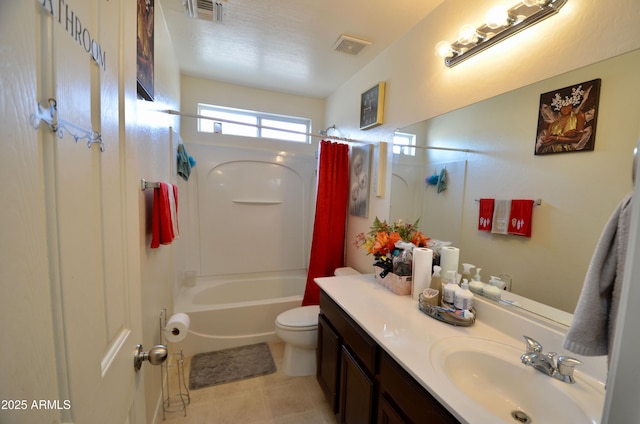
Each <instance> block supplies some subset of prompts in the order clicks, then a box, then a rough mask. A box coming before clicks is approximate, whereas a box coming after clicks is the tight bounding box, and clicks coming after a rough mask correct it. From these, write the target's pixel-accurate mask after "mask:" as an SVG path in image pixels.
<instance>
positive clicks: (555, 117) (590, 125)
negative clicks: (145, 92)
mask: <svg viewBox="0 0 640 424" xmlns="http://www.w3.org/2000/svg"><path fill="white" fill-rule="evenodd" d="M600 83H601V80H600V79H595V80H592V81H585V82H582V83H579V84H575V85H572V86H569V87H564V88H560V89H558V90H553V91H550V92H548V93H544V94H542V95H540V108H539V116H538V132H537V136H536V145H535V150H534V153H535V154H536V155H547V154H553V153H568V152H584V151H591V150H594V147H595V143H596V123H597V120H598V119H597V118H598V102H599V100H600Z"/></svg>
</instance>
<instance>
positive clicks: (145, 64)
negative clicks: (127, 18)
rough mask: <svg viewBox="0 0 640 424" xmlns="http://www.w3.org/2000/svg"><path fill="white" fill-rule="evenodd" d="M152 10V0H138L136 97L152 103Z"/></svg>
mask: <svg viewBox="0 0 640 424" xmlns="http://www.w3.org/2000/svg"><path fill="white" fill-rule="evenodd" d="M153 9H154V0H138V37H137V42H138V48H137V51H138V61H137V72H136V79H137V82H138V96H140V97H141V98H143V99H145V100H149V101H153Z"/></svg>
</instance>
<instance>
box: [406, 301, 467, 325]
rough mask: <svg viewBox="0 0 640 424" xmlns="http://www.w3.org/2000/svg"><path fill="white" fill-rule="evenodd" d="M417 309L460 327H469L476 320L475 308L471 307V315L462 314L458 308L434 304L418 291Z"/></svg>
mask: <svg viewBox="0 0 640 424" xmlns="http://www.w3.org/2000/svg"><path fill="white" fill-rule="evenodd" d="M418 309H420V310H421V311H422V312H423V313H425V314H426V315H428V316H430V317H431V318H434V319H437V320H438V321H442V322H446V323H447V324H451V325H456V326H460V327H471V326H472V325H473V324H475V322H476V309H475V308H473V307H472V308H471V313H472V314H473V315H471V316H468V317H466V316H463V315H465V313H464V312H463V311H461V310H458V309H452V308H447V307H444V306H436V305H432V304H430V303H429V302H428V301H426V299H425V297H424V296H423V295H422V293H420V295H419V296H418Z"/></svg>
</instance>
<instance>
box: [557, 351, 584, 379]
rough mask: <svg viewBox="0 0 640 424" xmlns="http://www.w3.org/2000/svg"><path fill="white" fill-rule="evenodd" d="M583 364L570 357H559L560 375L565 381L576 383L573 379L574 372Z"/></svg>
mask: <svg viewBox="0 0 640 424" xmlns="http://www.w3.org/2000/svg"><path fill="white" fill-rule="evenodd" d="M581 363H582V362H581V361H579V360H577V359H575V358H571V357H569V356H558V373H559V374H560V375H561V376H562V377H563V380H564V381H565V382H567V383H575V379H574V378H573V371H574V370H575V368H576V366H577V365H580V364H581Z"/></svg>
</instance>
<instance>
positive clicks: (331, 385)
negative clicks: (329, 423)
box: [316, 314, 340, 413]
mask: <svg viewBox="0 0 640 424" xmlns="http://www.w3.org/2000/svg"><path fill="white" fill-rule="evenodd" d="M317 352H318V357H317V367H316V379H317V380H318V384H320V388H321V389H322V391H323V392H324V395H325V397H326V398H327V401H329V404H330V405H331V408H332V410H333V412H334V413H337V412H338V382H339V378H340V338H339V337H338V334H337V333H336V332H335V331H334V330H333V328H331V325H330V324H329V323H328V322H327V320H326V319H325V317H324V315H322V314H320V316H319V317H318V351H317Z"/></svg>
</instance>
